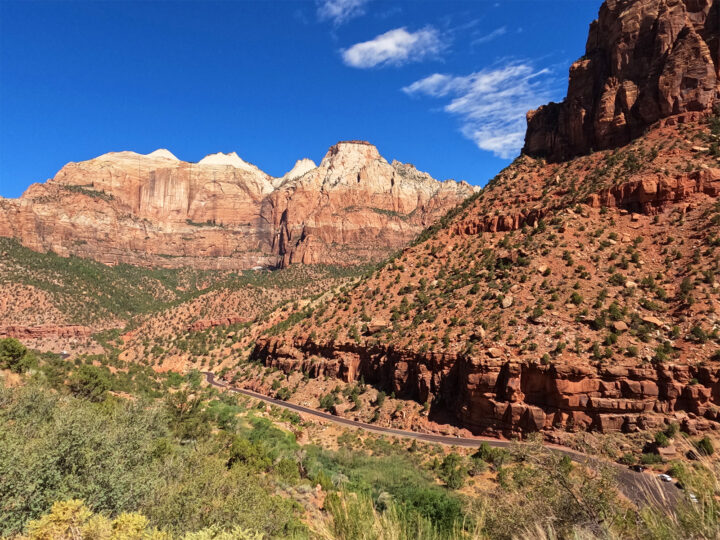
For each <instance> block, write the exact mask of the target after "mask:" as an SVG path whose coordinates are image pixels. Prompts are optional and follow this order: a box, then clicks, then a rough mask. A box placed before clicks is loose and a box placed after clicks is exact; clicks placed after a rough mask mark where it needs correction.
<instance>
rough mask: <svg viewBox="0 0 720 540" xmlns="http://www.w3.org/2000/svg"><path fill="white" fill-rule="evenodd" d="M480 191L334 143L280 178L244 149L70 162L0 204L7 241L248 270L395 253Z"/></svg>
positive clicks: (361, 147)
mask: <svg viewBox="0 0 720 540" xmlns="http://www.w3.org/2000/svg"><path fill="white" fill-rule="evenodd" d="M472 192H473V188H471V187H470V186H469V185H467V184H465V183H457V182H454V181H446V182H437V181H436V180H434V179H433V178H431V177H430V176H429V175H427V174H425V173H421V172H419V171H417V170H415V169H414V168H413V167H412V166H410V165H403V164H401V163H397V162H393V163H392V164H390V163H388V162H387V161H385V160H384V159H383V158H382V157H381V156H380V154H379V153H378V151H377V149H376V148H375V147H374V146H372V145H370V144H369V143H364V142H346V143H339V144H337V145H335V146H333V147H332V148H331V149H330V151H329V152H328V154H327V156H326V157H325V158H324V159H323V161H322V163H321V164H320V166H315V164H314V163H313V162H312V161H310V160H300V161H298V162H297V163H296V165H295V166H294V167H293V169H292V170H291V171H289V172H288V173H287V174H286V175H284V176H283V177H280V178H273V177H271V176H269V175H267V174H266V173H264V172H262V171H261V170H260V169H258V168H257V167H255V166H254V165H252V164H249V163H247V162H245V161H243V160H242V159H241V158H240V157H239V156H238V155H237V154H236V153H234V152H233V153H230V154H213V155H210V156H207V157H205V158H203V159H202V160H201V161H200V162H198V163H189V162H184V161H180V160H178V159H177V158H176V157H175V156H174V155H173V154H171V153H170V152H169V151H167V150H157V151H155V152H152V153H151V154H148V155H140V154H136V153H134V152H113V153H109V154H105V155H103V156H100V157H98V158H95V159H91V160H89V161H83V162H80V163H69V164H68V165H66V166H65V167H63V168H62V170H60V172H58V174H57V175H56V176H55V178H53V179H52V180H50V181H48V182H46V183H44V184H33V185H32V186H30V188H28V190H27V191H26V192H25V193H24V194H23V196H22V197H21V198H20V199H15V200H13V199H0V236H7V237H14V238H18V239H19V240H20V242H21V243H22V244H23V245H24V246H26V247H29V248H31V249H34V250H36V251H53V252H55V253H58V254H60V255H63V256H68V255H77V256H81V257H87V258H92V259H95V260H98V261H100V262H103V263H107V264H117V263H120V262H124V263H130V264H137V265H153V266H162V267H183V266H192V267H198V268H233V269H241V268H242V269H244V268H253V267H257V266H261V267H274V266H277V265H278V264H280V265H287V264H292V263H295V262H300V263H335V264H351V263H357V262H367V261H368V260H376V259H379V258H381V257H384V256H386V255H387V254H388V253H389V252H391V251H393V250H395V249H398V248H400V247H402V246H404V245H405V244H407V243H408V242H409V241H410V240H411V239H412V238H413V237H414V236H415V235H417V234H418V233H419V232H420V231H421V230H422V229H423V228H424V227H426V226H427V225H428V224H430V223H432V221H433V220H434V219H436V218H438V217H440V216H441V215H443V214H444V213H445V212H446V211H447V210H448V209H449V208H450V207H452V206H454V205H455V204H457V203H458V202H460V201H461V200H462V199H464V198H465V197H467V196H468V195H469V194H471V193H472Z"/></svg>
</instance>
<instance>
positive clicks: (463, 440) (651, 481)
mask: <svg viewBox="0 0 720 540" xmlns="http://www.w3.org/2000/svg"><path fill="white" fill-rule="evenodd" d="M202 373H203V375H205V379H206V380H207V382H208V384H210V385H211V386H215V387H217V388H223V389H225V390H227V391H229V392H234V393H236V394H242V395H244V396H247V397H251V398H255V399H259V400H261V401H264V402H266V403H271V404H273V405H277V406H278V407H282V408H284V409H288V410H291V411H295V412H299V413H303V414H308V415H311V416H315V417H318V418H323V419H325V420H329V421H330V422H333V423H335V424H340V425H343V426H348V427H352V428H356V429H362V430H364V431H370V432H373V433H379V434H382V435H391V436H393V437H402V438H405V439H416V440H419V441H423V442H429V443H438V444H444V445H449V446H462V447H465V448H478V447H479V446H480V445H481V444H482V443H487V444H488V445H489V446H492V447H494V448H508V447H509V446H511V445H512V444H516V443H514V442H513V441H503V440H500V439H494V438H492V437H450V436H447V435H436V434H433V433H418V432H415V431H405V430H402V429H395V428H389V427H382V426H376V425H373V424H366V423H365V422H359V421H357V420H350V419H349V418H343V417H341V416H335V415H334V414H330V413H327V412H325V411H319V410H317V409H311V408H310V407H304V406H302V405H297V404H295V403H289V402H287V401H282V400H280V399H276V398H272V397H269V396H266V395H264V394H259V393H258V392H253V391H252V390H247V389H245V388H237V387H235V386H230V385H229V384H227V383H225V382H222V381H218V380H217V379H216V378H215V374H214V373H212V372H210V371H203V372H202ZM545 446H546V447H547V448H548V449H549V450H552V451H553V452H558V453H560V454H563V455H565V456H568V457H569V458H570V459H571V460H573V461H574V462H576V463H581V464H583V465H587V466H591V467H592V466H593V465H595V466H597V465H599V464H605V465H610V466H612V467H615V469H616V472H617V479H618V482H619V484H620V489H621V491H622V492H623V494H624V495H625V496H626V497H628V498H629V499H630V500H631V501H633V502H635V503H649V504H656V505H660V506H674V505H675V503H676V502H677V501H678V499H679V498H680V496H681V493H682V492H681V490H680V489H679V488H678V487H677V486H676V485H675V484H674V483H672V482H661V481H659V480H658V479H657V478H656V477H655V476H654V475H651V474H643V473H639V472H634V471H631V470H630V469H628V468H627V467H625V466H623V465H619V464H617V463H614V462H611V461H607V460H603V459H600V458H597V457H593V456H588V455H586V454H583V453H582V452H576V451H575V450H570V449H568V448H563V447H562V446H557V445H553V444H545Z"/></svg>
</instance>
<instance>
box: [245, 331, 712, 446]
mask: <svg viewBox="0 0 720 540" xmlns="http://www.w3.org/2000/svg"><path fill="white" fill-rule="evenodd" d="M253 357H254V358H257V359H260V360H263V361H265V363H266V365H268V366H271V367H275V368H278V369H281V370H282V371H284V372H285V373H291V372H297V371H301V372H303V373H307V374H308V375H309V376H311V377H322V376H329V377H337V378H340V379H342V380H345V381H347V382H353V381H358V380H359V379H360V378H361V377H362V378H363V379H364V380H365V381H366V382H368V383H371V384H375V385H377V386H378V387H379V388H381V389H383V390H384V391H386V392H387V393H390V392H394V393H395V394H396V395H397V396H398V397H401V398H406V399H413V400H416V401H419V402H420V403H424V402H426V401H428V400H429V399H431V398H432V400H433V406H435V407H439V408H442V409H444V410H447V411H450V412H452V413H453V414H454V415H455V416H456V418H457V420H458V423H459V424H460V425H462V426H463V427H465V428H467V429H469V430H471V431H472V432H473V433H475V434H481V433H482V434H488V433H496V434H502V435H505V436H509V435H512V434H521V433H529V432H534V431H542V430H549V429H552V428H562V429H566V428H573V429H593V430H598V431H602V432H612V431H624V432H632V431H636V430H638V429H650V428H656V427H659V426H662V425H663V424H664V419H665V418H666V417H668V416H671V417H675V418H676V419H677V421H678V422H679V423H680V424H681V425H682V427H683V429H684V430H685V431H688V432H691V433H693V432H696V431H698V430H701V431H702V430H705V429H709V428H710V427H711V426H713V425H716V424H715V423H716V422H719V421H720V410H718V408H717V406H716V405H715V403H717V402H718V400H720V368H718V367H714V368H712V367H707V366H688V365H673V364H666V365H652V366H647V367H641V366H637V367H620V366H613V365H609V364H604V365H603V364H602V363H599V362H598V363H596V364H595V365H587V364H582V363H580V364H578V363H577V362H568V363H558V362H553V363H548V364H547V365H545V364H542V363H541V362H529V361H517V360H513V358H512V355H511V354H510V353H509V352H508V351H505V350H503V349H502V348H494V347H491V348H488V349H486V350H485V351H483V353H481V354H479V355H475V356H473V357H468V356H465V355H463V354H456V353H432V352H417V351H411V350H400V349H396V348H393V347H391V346H390V347H388V346H382V345H377V346H367V345H356V344H352V343H341V344H328V345H319V344H316V343H314V342H312V341H310V340H306V339H302V340H295V341H294V342H292V343H287V341H286V340H285V339H284V338H270V339H266V340H260V341H259V342H258V345H257V347H256V349H255V351H254V353H253ZM431 414H432V409H431Z"/></svg>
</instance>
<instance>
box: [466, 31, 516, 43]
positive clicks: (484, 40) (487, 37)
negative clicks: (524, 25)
mask: <svg viewBox="0 0 720 540" xmlns="http://www.w3.org/2000/svg"><path fill="white" fill-rule="evenodd" d="M505 34H507V26H501V27H500V28H496V29H495V30H493V31H492V32H490V33H489V34H486V35H484V36H480V37H479V38H475V39H473V40H472V42H471V43H470V44H471V45H480V44H482V43H487V42H488V41H492V40H493V39H495V38H497V37H500V36H503V35H505Z"/></svg>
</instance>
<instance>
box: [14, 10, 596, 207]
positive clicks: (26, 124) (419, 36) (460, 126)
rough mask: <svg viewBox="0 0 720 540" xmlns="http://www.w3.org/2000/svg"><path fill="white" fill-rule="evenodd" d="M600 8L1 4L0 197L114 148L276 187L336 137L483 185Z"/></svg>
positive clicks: (563, 77) (563, 72) (555, 92)
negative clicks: (262, 179) (246, 170)
mask: <svg viewBox="0 0 720 540" xmlns="http://www.w3.org/2000/svg"><path fill="white" fill-rule="evenodd" d="M599 5H600V1H599V0H597V1H595V0H527V1H525V0H503V1H493V0H487V1H485V0H475V1H470V2H466V1H439V0H437V1H430V0H411V1H406V2H392V1H383V0H317V1H301V0H297V1H290V0H288V1H282V2H271V1H224V2H209V1H203V2H200V1H194V2H193V1H183V2H171V1H157V2H149V1H148V2H142V1H135V2H119V1H118V2H109V1H96V2H82V1H72V2H71V1H65V2H62V1H53V2H42V1H12V0H0V195H2V196H5V197H16V196H19V195H20V194H21V193H22V191H24V189H25V188H26V187H27V186H28V185H29V184H31V183H33V182H42V181H44V180H46V179H47V178H49V177H52V176H53V175H54V174H55V173H56V172H57V170H59V169H60V168H61V167H62V166H63V165H64V164H65V163H67V162H69V161H81V160H85V159H90V158H92V157H95V156H98V155H100V154H103V153H105V152H109V151H118V150H134V151H136V152H140V153H148V152H151V151H153V150H155V149H157V148H168V149H169V150H170V151H172V152H173V153H174V154H175V155H176V156H178V157H179V158H180V159H184V160H187V161H198V160H200V159H201V158H202V157H203V156H205V155H207V154H209V153H214V152H231V151H236V152H237V153H238V154H239V155H240V157H242V158H243V159H245V160H246V161H250V162H252V163H254V164H256V165H257V166H259V167H260V168H261V169H263V170H265V171H266V172H268V173H270V174H272V175H275V176H280V175H282V174H283V173H284V172H286V171H287V170H289V169H290V168H291V167H292V165H293V164H294V163H295V161H296V160H297V159H300V158H302V157H309V158H311V159H313V160H315V161H316V162H319V161H320V159H322V157H323V155H324V154H325V152H326V151H327V148H328V147H329V146H330V145H332V144H334V143H335V142H337V141H338V140H347V139H364V140H369V141H370V142H372V143H373V144H375V145H377V146H378V148H379V149H380V152H381V153H382V154H383V156H385V157H386V158H387V159H388V160H390V159H398V160H400V161H404V162H410V163H413V164H414V165H415V166H416V167H418V168H419V169H421V170H425V171H427V172H429V173H430V174H432V175H433V176H434V177H436V178H438V179H445V178H455V179H458V180H461V179H463V180H467V181H468V182H470V183H472V184H477V185H483V184H485V183H486V182H487V180H489V179H490V178H491V177H492V176H493V175H494V174H495V173H496V172H497V171H498V170H500V169H501V168H502V167H504V166H505V165H506V164H507V163H508V162H509V158H511V157H512V156H514V155H516V154H517V152H518V148H519V147H520V146H521V145H522V135H523V132H524V126H525V120H524V113H525V111H526V110H527V109H529V108H534V107H536V106H537V105H540V104H542V103H544V102H546V101H548V100H551V99H552V100H556V101H557V100H560V99H562V97H563V96H564V94H565V91H566V87H567V69H568V67H569V65H570V64H571V63H572V62H573V61H574V60H575V59H577V58H578V57H580V56H581V55H582V54H583V52H584V46H585V39H586V36H587V28H588V24H589V23H590V22H591V21H592V20H593V19H594V18H595V17H596V16H597V10H598V8H599Z"/></svg>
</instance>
